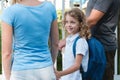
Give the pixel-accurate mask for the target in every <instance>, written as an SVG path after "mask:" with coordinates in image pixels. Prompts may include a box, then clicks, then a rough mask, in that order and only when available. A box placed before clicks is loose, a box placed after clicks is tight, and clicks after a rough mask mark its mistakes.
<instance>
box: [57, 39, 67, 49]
mask: <svg viewBox="0 0 120 80" xmlns="http://www.w3.org/2000/svg"><path fill="white" fill-rule="evenodd" d="M65 43H66V41H65V39H63V40H60V41H59V44H58V48H59V50H60V51H61V50H62V48H63V47H65Z"/></svg>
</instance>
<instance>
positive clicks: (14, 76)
mask: <svg viewBox="0 0 120 80" xmlns="http://www.w3.org/2000/svg"><path fill="white" fill-rule="evenodd" d="M10 80H56V76H55V74H54V70H53V66H49V67H45V68H41V69H33V70H22V71H12V72H11V77H10Z"/></svg>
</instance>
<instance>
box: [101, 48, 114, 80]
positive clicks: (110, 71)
mask: <svg viewBox="0 0 120 80" xmlns="http://www.w3.org/2000/svg"><path fill="white" fill-rule="evenodd" d="M115 53H116V50H113V51H109V52H105V55H106V60H107V65H106V69H105V73H104V75H103V80H114V58H115Z"/></svg>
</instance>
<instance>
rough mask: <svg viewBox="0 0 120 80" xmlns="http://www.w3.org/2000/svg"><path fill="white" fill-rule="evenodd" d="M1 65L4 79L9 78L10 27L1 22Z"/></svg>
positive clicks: (7, 79) (11, 31)
mask: <svg viewBox="0 0 120 80" xmlns="http://www.w3.org/2000/svg"><path fill="white" fill-rule="evenodd" d="M1 25H2V28H1V29H2V35H1V36H2V66H3V70H4V74H5V78H6V80H10V72H11V70H10V68H11V54H12V34H13V30H12V27H11V26H10V25H8V24H6V23H5V22H2V24H1Z"/></svg>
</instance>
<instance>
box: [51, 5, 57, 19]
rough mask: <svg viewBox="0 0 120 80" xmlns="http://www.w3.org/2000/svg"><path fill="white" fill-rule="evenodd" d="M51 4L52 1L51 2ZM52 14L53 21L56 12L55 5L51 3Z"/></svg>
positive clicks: (55, 17)
mask: <svg viewBox="0 0 120 80" xmlns="http://www.w3.org/2000/svg"><path fill="white" fill-rule="evenodd" d="M51 4H52V3H51ZM51 9H52V14H53V21H54V20H56V19H57V12H56V8H55V6H54V5H53V4H52V8H51Z"/></svg>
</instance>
